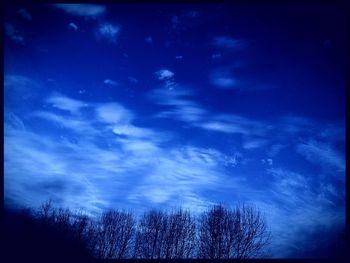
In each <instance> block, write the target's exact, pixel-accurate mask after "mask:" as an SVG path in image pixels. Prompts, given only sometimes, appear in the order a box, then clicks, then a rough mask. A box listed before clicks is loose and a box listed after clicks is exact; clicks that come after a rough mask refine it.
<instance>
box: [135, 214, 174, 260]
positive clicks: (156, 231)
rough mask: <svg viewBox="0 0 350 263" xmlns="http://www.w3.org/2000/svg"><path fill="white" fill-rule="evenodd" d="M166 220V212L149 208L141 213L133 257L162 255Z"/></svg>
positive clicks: (150, 257)
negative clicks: (149, 209)
mask: <svg viewBox="0 0 350 263" xmlns="http://www.w3.org/2000/svg"><path fill="white" fill-rule="evenodd" d="M167 221H168V218H167V214H166V213H164V212H161V211H156V210H151V211H149V212H146V213H144V214H143V216H142V217H141V219H140V221H139V225H138V228H137V232H136V238H135V252H134V253H135V254H134V257H136V258H146V259H159V258H161V257H162V254H163V253H162V252H163V243H164V239H165V236H166V229H167Z"/></svg>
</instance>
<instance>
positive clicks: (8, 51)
mask: <svg viewBox="0 0 350 263" xmlns="http://www.w3.org/2000/svg"><path fill="white" fill-rule="evenodd" d="M4 14H5V18H4V36H5V38H4V194H5V196H4V199H5V205H7V206H11V207H24V206H27V207H33V208H36V207H38V206H39V205H40V204H42V203H43V202H45V201H46V200H48V199H51V200H52V202H53V203H54V204H55V205H56V206H63V207H69V208H72V209H76V208H84V209H86V211H88V212H89V213H91V214H98V213H99V212H101V211H102V210H104V209H106V208H119V209H132V210H133V211H135V213H141V212H143V211H145V210H147V209H149V208H160V209H171V208H174V207H178V206H182V207H184V208H187V209H190V210H191V211H192V212H193V213H194V214H199V213H200V212H202V211H205V210H206V209H207V208H208V206H210V205H213V204H216V203H224V204H226V205H228V206H235V205H236V204H240V203H247V204H252V205H255V206H257V207H258V208H259V210H260V211H262V213H263V214H264V215H265V218H266V220H267V223H268V226H269V228H270V230H271V232H272V235H273V239H272V244H271V246H270V252H271V256H272V257H282V258H284V257H286V258H289V257H326V256H332V255H333V254H332V253H333V252H332V250H331V245H330V243H331V240H333V238H335V237H337V236H338V233H339V231H342V230H343V229H344V227H345V26H344V21H345V15H344V13H343V11H342V10H341V9H340V8H337V7H335V6H331V5H330V6H322V5H318V6H312V5H299V6H298V5H293V6H291V5H258V6H254V5H229V4H201V5H189V4H187V5H180V4H163V5H162V4H134V5H132V4H129V5H127V4H114V5H112V4H106V5H99V4H37V5H12V6H7V8H6V12H4Z"/></svg>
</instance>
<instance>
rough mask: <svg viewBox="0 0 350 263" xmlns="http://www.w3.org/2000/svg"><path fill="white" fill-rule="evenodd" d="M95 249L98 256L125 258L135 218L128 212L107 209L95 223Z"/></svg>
mask: <svg viewBox="0 0 350 263" xmlns="http://www.w3.org/2000/svg"><path fill="white" fill-rule="evenodd" d="M95 230H96V232H95V234H96V243H95V250H96V255H97V257H98V258H125V257H127V256H128V253H129V251H130V246H131V241H132V237H133V234H134V230H135V220H134V218H133V215H132V214H131V213H130V212H121V211H118V210H115V211H113V210H109V211H106V212H103V213H102V215H101V218H100V219H99V220H98V221H97V223H96V228H95Z"/></svg>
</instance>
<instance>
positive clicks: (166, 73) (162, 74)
mask: <svg viewBox="0 0 350 263" xmlns="http://www.w3.org/2000/svg"><path fill="white" fill-rule="evenodd" d="M155 74H156V75H157V77H158V79H159V80H167V79H172V78H173V77H174V76H175V74H174V72H172V71H170V70H168V69H161V70H158V71H156V72H155Z"/></svg>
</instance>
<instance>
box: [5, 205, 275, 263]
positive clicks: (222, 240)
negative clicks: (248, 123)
mask: <svg viewBox="0 0 350 263" xmlns="http://www.w3.org/2000/svg"><path fill="white" fill-rule="evenodd" d="M4 226H5V228H4V229H5V235H4V236H5V240H6V242H5V244H6V245H5V250H4V251H5V255H7V256H10V257H12V258H18V259H21V258H23V259H26V260H28V259H29V258H30V259H37V260H47V261H48V262H49V261H52V258H53V257H54V259H55V260H58V261H61V262H65V261H66V260H68V259H69V260H70V261H71V260H79V261H81V260H83V261H85V262H87V261H89V260H92V259H94V258H97V259H126V258H133V259H187V258H203V259H204V258H207V259H235V258H239V259H240V258H252V257H259V256H262V255H263V254H262V253H263V252H264V249H265V247H266V245H267V244H268V241H269V239H270V232H269V231H268V229H267V226H266V223H265V220H264V218H263V217H262V216H261V214H260V212H259V210H258V209H256V208H254V207H250V206H244V205H243V206H240V207H238V206H237V207H236V208H234V209H231V208H227V207H225V206H223V205H216V206H213V207H211V208H210V209H208V210H207V211H205V212H203V213H202V214H201V215H200V216H199V217H194V216H193V215H191V213H190V211H188V210H183V209H181V208H180V209H177V210H173V211H171V212H164V211H159V210H154V209H153V210H150V211H147V212H145V213H144V214H143V215H141V216H140V217H139V219H138V220H136V218H135V216H134V215H133V213H132V212H130V211H129V212H126V211H120V210H108V211H104V212H103V213H102V214H101V215H100V216H97V217H92V216H88V215H87V214H86V213H84V212H83V211H74V212H73V211H71V210H68V209H62V208H54V207H52V205H51V203H50V202H46V203H45V204H43V205H42V206H41V207H40V208H39V209H38V210H36V211H32V210H30V209H24V210H21V211H14V210H8V209H6V210H5V216H4ZM19 251H20V253H19Z"/></svg>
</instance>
